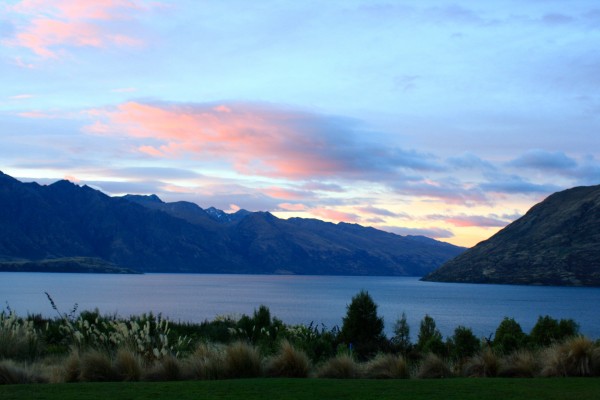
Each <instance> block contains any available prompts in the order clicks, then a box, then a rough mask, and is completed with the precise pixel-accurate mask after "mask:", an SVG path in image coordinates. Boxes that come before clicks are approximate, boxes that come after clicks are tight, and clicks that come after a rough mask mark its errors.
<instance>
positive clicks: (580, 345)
mask: <svg viewBox="0 0 600 400" xmlns="http://www.w3.org/2000/svg"><path fill="white" fill-rule="evenodd" d="M543 365H544V367H543V368H542V372H541V375H542V376H598V375H600V348H598V347H597V346H595V345H594V343H593V342H592V341H591V340H590V339H588V338H586V337H584V336H578V337H574V338H571V339H567V340H566V341H565V342H563V343H562V344H557V345H553V346H551V347H549V348H547V349H546V350H545V351H544V352H543Z"/></svg>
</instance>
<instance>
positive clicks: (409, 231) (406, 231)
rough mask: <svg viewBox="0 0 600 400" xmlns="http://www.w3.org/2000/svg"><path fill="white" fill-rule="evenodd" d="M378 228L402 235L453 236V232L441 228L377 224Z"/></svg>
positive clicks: (435, 237)
mask: <svg viewBox="0 0 600 400" xmlns="http://www.w3.org/2000/svg"><path fill="white" fill-rule="evenodd" d="M378 229H382V230H384V231H387V232H392V233H395V234H397V235H403V236H406V235H410V236H427V237H430V238H434V239H448V238H452V237H454V233H452V231H449V230H447V229H442V228H404V227H400V226H379V227H378Z"/></svg>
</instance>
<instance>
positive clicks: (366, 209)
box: [357, 206, 408, 218]
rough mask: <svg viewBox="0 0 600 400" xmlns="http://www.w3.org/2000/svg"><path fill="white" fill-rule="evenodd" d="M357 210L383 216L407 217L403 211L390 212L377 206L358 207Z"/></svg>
mask: <svg viewBox="0 0 600 400" xmlns="http://www.w3.org/2000/svg"><path fill="white" fill-rule="evenodd" d="M357 210H358V211H360V212H361V213H365V214H372V215H381V216H384V217H400V216H401V217H404V218H407V217H408V214H405V213H402V214H398V213H395V212H392V211H390V210H386V209H385V208H377V207H373V206H367V207H358V208H357Z"/></svg>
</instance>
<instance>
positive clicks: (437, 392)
mask: <svg viewBox="0 0 600 400" xmlns="http://www.w3.org/2000/svg"><path fill="white" fill-rule="evenodd" d="M599 394H600V379H598V378H537V379H501V378H495V379H483V378H477V379H467V378H460V379H444V380H360V379H357V380H330V379H264V378H263V379H240V380H222V381H188V382H133V383H126V382H119V383H76V384H33V385H6V386H0V399H3V400H12V399H38V400H71V399H72V400H80V399H98V400H104V399H107V398H108V399H111V400H119V399H127V400H135V399H148V398H151V399H153V400H159V399H181V400H187V399H190V400H192V399H193V400H197V399H203V400H212V399H244V400H252V399H269V398H270V399H290V400H292V399H307V400H309V399H310V400H313V399H340V398H343V399H380V400H385V399H410V400H420V399H423V400H436V399H449V400H452V399H456V400H468V399H478V400H480V399H483V400H485V399H494V400H495V399H503V400H511V399H529V400H534V399H550V400H552V399H577V400H586V399H590V400H592V399H593V400H597V399H598V396H599Z"/></svg>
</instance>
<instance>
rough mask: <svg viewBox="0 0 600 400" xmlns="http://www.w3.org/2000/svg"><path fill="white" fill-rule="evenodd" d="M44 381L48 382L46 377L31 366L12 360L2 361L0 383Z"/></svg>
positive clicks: (0, 363) (0, 364)
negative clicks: (36, 372)
mask: <svg viewBox="0 0 600 400" xmlns="http://www.w3.org/2000/svg"><path fill="white" fill-rule="evenodd" d="M42 382H46V379H44V378H43V377H42V376H41V375H38V374H35V373H34V372H32V371H31V370H30V369H29V368H27V367H24V366H20V365H17V364H16V363H15V362H14V361H11V360H4V361H0V385H13V384H17V383H42Z"/></svg>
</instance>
